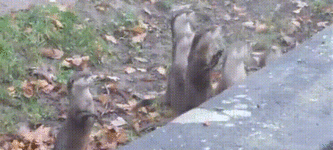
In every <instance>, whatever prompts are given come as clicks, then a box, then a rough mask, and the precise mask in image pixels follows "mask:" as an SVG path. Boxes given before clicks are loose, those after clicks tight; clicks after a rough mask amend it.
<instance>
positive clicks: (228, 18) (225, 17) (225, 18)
mask: <svg viewBox="0 0 333 150" xmlns="http://www.w3.org/2000/svg"><path fill="white" fill-rule="evenodd" d="M223 19H224V20H225V21H230V20H231V16H230V15H229V14H225V15H224V16H223Z"/></svg>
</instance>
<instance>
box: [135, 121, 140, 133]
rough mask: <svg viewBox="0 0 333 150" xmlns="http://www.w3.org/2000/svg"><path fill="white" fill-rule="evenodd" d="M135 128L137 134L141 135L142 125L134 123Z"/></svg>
mask: <svg viewBox="0 0 333 150" xmlns="http://www.w3.org/2000/svg"><path fill="white" fill-rule="evenodd" d="M133 128H134V130H135V131H136V132H137V133H139V132H140V124H139V122H135V123H133Z"/></svg>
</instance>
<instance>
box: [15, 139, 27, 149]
mask: <svg viewBox="0 0 333 150" xmlns="http://www.w3.org/2000/svg"><path fill="white" fill-rule="evenodd" d="M23 148H24V143H23V142H19V141H18V140H14V141H13V142H12V150H23Z"/></svg>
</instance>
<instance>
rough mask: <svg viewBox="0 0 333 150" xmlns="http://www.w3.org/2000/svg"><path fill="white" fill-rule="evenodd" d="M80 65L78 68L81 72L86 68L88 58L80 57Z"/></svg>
mask: <svg viewBox="0 0 333 150" xmlns="http://www.w3.org/2000/svg"><path fill="white" fill-rule="evenodd" d="M81 58H82V63H81V64H80V68H81V69H82V70H84V69H85V68H88V64H89V60H90V58H89V56H82V57H81Z"/></svg>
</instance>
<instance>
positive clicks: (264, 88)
mask: <svg viewBox="0 0 333 150" xmlns="http://www.w3.org/2000/svg"><path fill="white" fill-rule="evenodd" d="M332 33H333V27H328V28H327V29H325V30H323V31H321V32H320V33H319V34H317V35H316V36H314V37H312V38H311V39H310V40H308V41H306V42H304V44H302V45H300V46H298V47H297V48H296V49H295V50H293V51H291V52H289V53H287V54H285V55H284V56H283V57H282V58H281V59H279V60H277V61H275V62H273V63H271V64H269V65H268V66H267V67H265V68H264V69H262V70H260V71H258V72H256V73H254V74H253V75H251V76H249V77H248V78H247V79H246V80H245V81H244V82H243V83H241V84H239V85H235V86H233V87H231V88H230V89H228V90H226V91H225V92H223V93H222V94H220V95H218V96H216V97H214V98H212V99H210V100H209V101H208V102H206V103H204V104H203V105H201V106H200V108H196V109H193V110H191V111H189V112H188V113H186V114H184V115H182V116H180V117H178V118H176V119H175V120H174V121H173V122H171V123H169V124H167V125H166V126H164V127H162V128H160V129H158V130H156V131H154V132H152V133H150V134H148V135H146V136H144V137H142V138H140V139H138V140H136V141H133V142H132V143H130V144H129V145H127V146H125V147H122V148H120V149H124V150H136V149H137V150H141V149H145V150H148V149H156V150H159V149H162V150H173V149H174V150H176V149H177V150H181V149H184V150H185V149H186V150H189V149H192V150H197V149H198V150H317V149H321V148H322V147H323V146H322V145H324V144H328V143H329V141H331V140H333V111H332V110H333V104H332V101H333V36H332ZM204 124H207V125H206V126H205V125H204Z"/></svg>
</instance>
